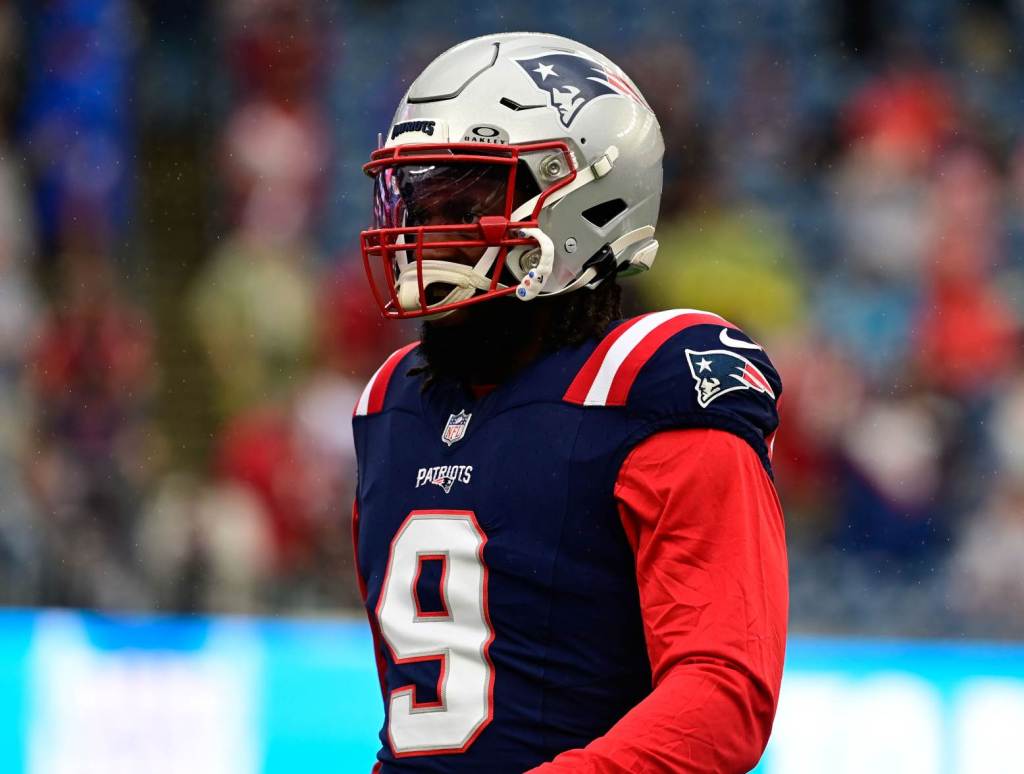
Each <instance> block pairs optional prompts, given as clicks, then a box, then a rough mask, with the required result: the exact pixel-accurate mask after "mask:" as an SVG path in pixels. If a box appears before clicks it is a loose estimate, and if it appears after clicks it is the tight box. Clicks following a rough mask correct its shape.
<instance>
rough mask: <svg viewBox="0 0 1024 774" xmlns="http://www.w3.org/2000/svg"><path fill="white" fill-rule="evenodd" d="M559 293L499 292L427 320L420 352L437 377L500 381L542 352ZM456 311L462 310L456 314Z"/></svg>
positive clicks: (435, 377)
mask: <svg viewBox="0 0 1024 774" xmlns="http://www.w3.org/2000/svg"><path fill="white" fill-rule="evenodd" d="M552 301H554V299H534V300H532V301H519V300H517V299H515V298H511V297H508V298H496V299H493V300H488V301H484V302H482V303H479V304H474V305H472V306H469V307H466V308H464V309H463V310H460V311H459V312H456V313H455V315H452V317H453V318H455V319H452V318H442V319H440V320H436V321H431V320H428V321H425V322H424V323H423V330H422V332H421V339H420V354H421V355H422V356H423V358H424V359H425V360H426V362H427V368H428V370H429V372H430V375H431V377H432V378H433V379H445V380H447V379H451V380H454V381H457V382H460V383H462V384H499V383H501V382H503V381H505V380H506V379H507V378H508V377H509V376H511V375H512V374H513V373H515V372H516V371H517V370H519V369H520V368H522V367H523V366H524V365H526V364H527V363H528V362H529V361H530V360H532V359H533V357H535V356H536V355H537V354H539V353H540V352H541V350H542V348H543V343H544V341H545V338H546V337H545V336H544V332H545V329H546V328H547V323H548V320H550V318H551V311H552V306H553V305H552ZM456 315H457V316H456Z"/></svg>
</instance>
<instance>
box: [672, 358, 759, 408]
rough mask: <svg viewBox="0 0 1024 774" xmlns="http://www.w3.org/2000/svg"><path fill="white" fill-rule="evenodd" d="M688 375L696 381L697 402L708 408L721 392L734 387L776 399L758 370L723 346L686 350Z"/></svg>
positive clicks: (722, 393)
mask: <svg viewBox="0 0 1024 774" xmlns="http://www.w3.org/2000/svg"><path fill="white" fill-rule="evenodd" d="M686 362H687V363H688V364H689V366H690V374H691V375H692V376H693V378H694V381H695V382H696V383H697V386H696V390H697V403H699V404H700V407H701V408H707V407H708V406H709V405H711V401H713V400H714V399H715V398H717V397H719V396H720V395H725V394H726V393H727V392H733V391H734V390H754V391H755V392H761V393H764V394H765V395H768V396H770V397H771V398H772V399H773V400H774V399H775V393H774V392H773V391H772V387H771V385H770V384H768V380H767V379H766V378H765V376H764V374H763V373H761V369H760V368H758V367H757V366H756V365H754V364H753V363H751V362H750V361H749V360H747V359H746V358H745V357H743V355H737V354H736V353H735V352H729V351H728V350H726V349H709V350H705V351H703V352H698V351H695V350H692V349H688V350H686Z"/></svg>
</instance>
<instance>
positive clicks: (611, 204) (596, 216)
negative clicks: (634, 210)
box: [582, 199, 626, 228]
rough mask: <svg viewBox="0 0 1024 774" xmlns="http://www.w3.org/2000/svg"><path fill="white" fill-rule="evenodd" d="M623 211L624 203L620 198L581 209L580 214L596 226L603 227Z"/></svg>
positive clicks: (624, 209) (624, 208)
mask: <svg viewBox="0 0 1024 774" xmlns="http://www.w3.org/2000/svg"><path fill="white" fill-rule="evenodd" d="M625 211H626V203H625V202H624V201H622V199H611V200H609V201H606V202H601V203H600V204H595V205H594V206H593V207H589V208H588V209H585V210H583V213H582V214H583V217H584V218H586V219H587V220H589V221H590V222H591V223H593V224H594V225H595V226H597V227H598V228H604V227H605V226H607V225H608V224H609V223H611V222H612V220H614V219H615V218H616V217H617V216H618V215H621V214H622V213H623V212H625Z"/></svg>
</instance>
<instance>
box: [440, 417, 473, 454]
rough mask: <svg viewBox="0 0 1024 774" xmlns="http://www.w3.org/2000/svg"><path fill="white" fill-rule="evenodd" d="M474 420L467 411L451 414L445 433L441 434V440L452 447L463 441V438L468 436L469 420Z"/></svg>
mask: <svg viewBox="0 0 1024 774" xmlns="http://www.w3.org/2000/svg"><path fill="white" fill-rule="evenodd" d="M472 418H473V415H472V414H467V413H466V412H465V411H460V412H459V413H458V414H451V415H450V416H449V417H448V424H446V425H445V426H444V432H443V433H441V440H442V441H444V442H445V443H446V444H447V445H448V446H451V445H452V444H453V443H455V442H456V441H461V440H462V437H463V436H464V435H465V434H466V428H467V427H469V420H470V419H472Z"/></svg>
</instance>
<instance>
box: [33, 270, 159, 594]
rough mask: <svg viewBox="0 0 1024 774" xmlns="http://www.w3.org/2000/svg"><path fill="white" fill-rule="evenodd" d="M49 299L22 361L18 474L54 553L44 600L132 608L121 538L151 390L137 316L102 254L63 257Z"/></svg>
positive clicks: (137, 482)
mask: <svg viewBox="0 0 1024 774" xmlns="http://www.w3.org/2000/svg"><path fill="white" fill-rule="evenodd" d="M60 269H61V272H60V280H59V288H58V293H57V298H56V301H55V305H54V307H53V309H52V310H50V311H49V312H48V314H47V315H46V317H45V319H44V321H43V324H42V326H41V330H40V334H39V336H38V338H37V340H36V342H35V345H34V347H33V353H32V357H31V385H32V389H33V394H34V397H35V404H36V407H37V409H36V422H35V424H36V429H35V432H36V439H35V448H34V449H33V451H32V453H31V456H30V457H29V458H28V465H29V468H28V472H29V475H30V479H31V481H32V486H33V494H34V496H35V499H36V503H37V507H38V508H39V509H40V511H41V512H42V514H43V516H44V517H45V519H46V529H47V530H48V535H49V538H50V541H49V548H50V550H52V551H53V552H54V554H55V555H54V556H53V557H51V558H50V559H49V561H52V562H55V563H56V566H57V567H60V568H61V574H60V575H55V577H54V578H53V581H54V583H55V587H54V588H52V589H51V590H50V593H52V594H53V598H52V599H51V600H49V601H51V602H63V603H72V604H99V605H103V606H106V605H110V606H124V605H126V604H132V605H135V604H141V603H143V600H142V599H140V597H139V594H140V593H141V590H140V589H138V588H136V587H135V585H134V584H132V583H131V582H130V581H129V580H128V575H129V574H130V573H131V572H132V571H133V565H134V555H133V545H132V541H131V534H132V529H133V524H134V518H135V513H136V502H137V500H138V498H139V495H140V487H141V486H142V484H143V477H144V475H145V474H146V472H147V471H146V467H145V463H146V458H147V446H148V444H149V443H151V435H150V432H149V431H150V428H149V427H148V426H147V425H145V424H144V420H145V415H144V410H145V407H146V402H147V399H148V397H149V392H150V389H151V388H152V386H153V383H154V378H155V374H154V368H153V361H152V345H151V338H150V333H149V329H148V324H147V322H146V319H145V317H144V316H143V315H142V313H141V312H140V311H139V310H138V309H136V308H135V307H134V306H132V305H131V304H130V303H128V302H126V301H125V300H124V299H123V298H122V296H121V295H120V293H119V292H118V290H117V288H116V284H115V281H114V276H113V271H112V268H111V266H110V264H109V262H108V261H107V259H105V258H104V257H102V256H99V255H95V254H78V253H68V254H66V255H64V256H63V258H62V259H61V262H60Z"/></svg>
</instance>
